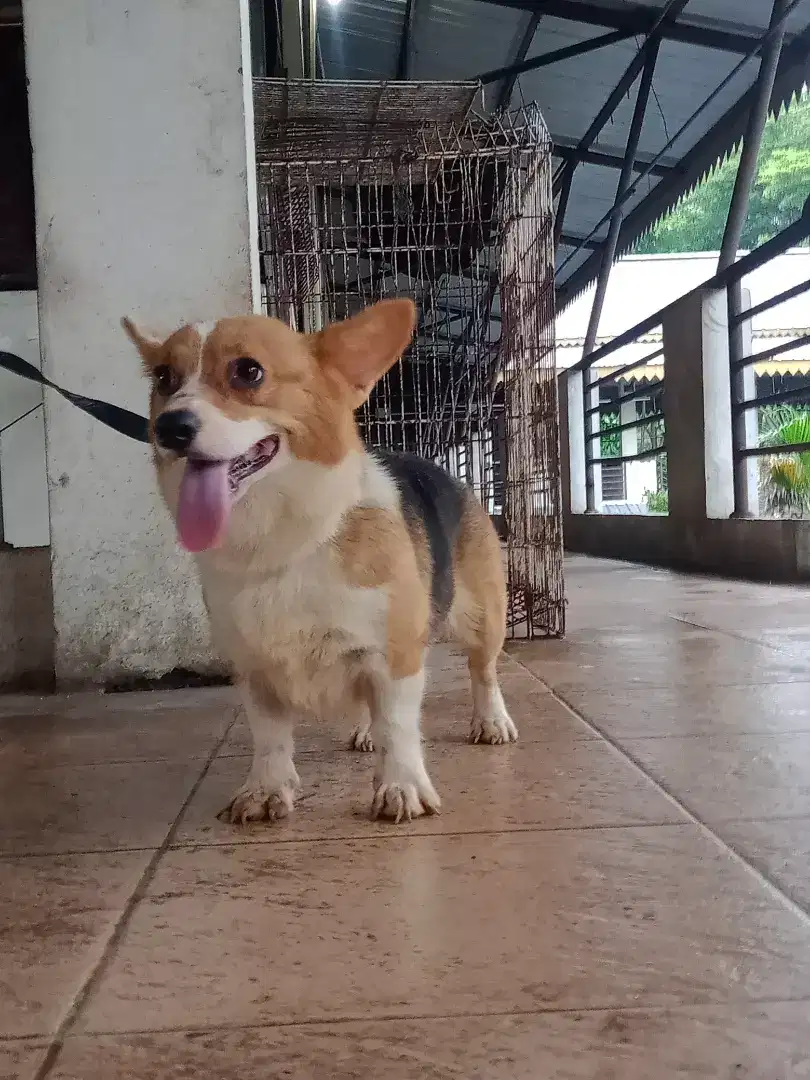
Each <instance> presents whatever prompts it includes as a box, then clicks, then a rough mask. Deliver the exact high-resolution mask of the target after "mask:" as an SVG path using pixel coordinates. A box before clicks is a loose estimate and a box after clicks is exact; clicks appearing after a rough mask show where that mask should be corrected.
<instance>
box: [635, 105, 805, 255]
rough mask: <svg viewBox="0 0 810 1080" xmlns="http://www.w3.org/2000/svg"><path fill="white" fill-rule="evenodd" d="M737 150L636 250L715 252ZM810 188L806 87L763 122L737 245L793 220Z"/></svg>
mask: <svg viewBox="0 0 810 1080" xmlns="http://www.w3.org/2000/svg"><path fill="white" fill-rule="evenodd" d="M739 160H740V155H739V151H737V152H736V153H734V154H732V155H730V156H729V157H728V158H726V160H725V161H724V162H722V163H721V164H720V165H718V166H717V168H715V169H714V171H713V172H712V173H711V174H710V175H709V176H708V177H707V178H706V179H705V180H704V181H703V182H702V183H701V184H698V186H697V187H696V188H695V189H694V191H692V193H691V194H690V195H687V196H686V198H684V199H683V200H682V202H681V203H680V204H679V205H678V206H677V207H676V208H675V209H674V210H673V211H672V212H671V213H669V214H668V215H667V216H666V217H665V218H663V219H662V220H661V221H660V222H659V223H658V224H657V225H656V226H655V228H653V229H652V231H651V232H649V233H648V234H647V235H646V236H644V237H642V239H641V240H640V241H639V243H638V244H637V246H636V249H635V250H636V251H637V252H638V253H639V254H646V255H659V254H661V255H662V254H672V253H677V252H685V251H717V250H718V249H719V248H720V242H721V240H722V239H723V229H724V228H725V224H726V215H727V214H728V208H729V204H730V203H731V193H732V191H733V189H734V178H735V176H736V173H737V165H738V164H739ZM808 193H810V93H808V91H807V88H805V89H804V91H803V92H802V93H801V95H799V96H798V97H797V98H795V99H794V100H793V101H792V102H791V104H790V106H789V108H787V109H784V110H783V111H782V113H781V114H780V115H779V116H778V117H771V118H770V119H769V120H768V122H767V123H766V125H765V131H764V132H763V135H762V145H761V147H760V153H759V163H758V168H757V177H756V180H755V181H754V184H753V187H752V190H751V198H750V202H749V207H748V218H747V221H746V224H745V228H744V229H743V234H742V239H741V247H743V248H749V249H750V248H755V247H757V246H758V245H759V244H762V243H764V242H765V241H766V240H769V239H770V238H771V237H772V236H775V235H776V234H777V233H778V232H781V230H782V229H784V228H786V226H788V225H790V223H791V222H793V221H795V220H796V218H797V217H798V216H799V214H800V213H801V210H802V207H803V205H804V202H805V199H806V198H807V196H808Z"/></svg>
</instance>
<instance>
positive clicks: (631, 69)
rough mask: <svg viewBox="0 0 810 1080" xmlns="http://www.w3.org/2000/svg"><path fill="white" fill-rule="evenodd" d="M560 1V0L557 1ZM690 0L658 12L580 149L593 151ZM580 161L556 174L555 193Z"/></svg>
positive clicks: (672, 2)
mask: <svg viewBox="0 0 810 1080" xmlns="http://www.w3.org/2000/svg"><path fill="white" fill-rule="evenodd" d="M554 2H556V0H554ZM688 2H689V0H667V3H666V4H665V6H664V7H663V8H662V9H661V10H660V11H658V12H657V17H656V20H655V22H654V23H653V25H652V27H651V29H650V32H649V34H648V35H647V38H646V39H645V41H644V43H643V45H642V46H641V47H640V48H639V50H638V52H637V53H636V54H635V56H634V57H633V59H632V60H631V61H630V63H629V64H628V65H627V67H626V68H625V70H624V73H623V74H622V76H621V78H620V79H619V81H618V82H617V83H616V85H615V86H614V87H613V89H612V90H611V92H610V93H609V94H608V97H607V100H606V101H605V103H604V105H603V106H602V108H601V109H600V110H599V112H598V113H597V114H596V116H595V117H594V119H593V122H592V123H591V125H590V127H589V128H588V130H587V131H586V132H585V134H584V135H583V136H582V138H581V139H580V140H579V142H578V143H577V145H576V149H577V150H578V151H580V152H581V151H583V150H589V149H590V147H591V144H592V143H593V142H594V140H595V139H597V138H598V136H599V133H600V131H601V130H602V128H603V127H604V126H605V124H606V123H607V122H608V120H610V118H611V116H613V114H614V112H615V111H616V109H617V108H618V107H619V104H620V103H621V102H622V101H623V100H624V98H625V96H626V95H627V94H628V93H629V91H630V87H631V86H632V85H633V83H634V82H635V81H636V79H637V78H638V76H639V74H640V73H641V72H642V71H643V70H644V67H645V65H646V63H647V55H648V53H649V52H650V50H652V49H655V50H656V51H657V50H658V45H659V42H660V40H661V35H662V33H663V29H664V26H665V25H666V23H667V20H672V19H677V18H678V16H679V15H680V13H681V12H682V11H683V9H684V8H685V7H686V5H687V3H688ZM575 165H576V162H573V163H570V162H567V163H566V164H565V165H564V166H563V167H562V169H561V170H560V172H559V174H558V175H557V176H555V177H554V182H553V185H552V190H553V192H554V194H555V195H557V194H558V193H559V192H560V191H562V190H563V187H564V186H565V185H568V186H569V187H570V183H571V178H570V174H571V171H572V170H573V168H574V167H575Z"/></svg>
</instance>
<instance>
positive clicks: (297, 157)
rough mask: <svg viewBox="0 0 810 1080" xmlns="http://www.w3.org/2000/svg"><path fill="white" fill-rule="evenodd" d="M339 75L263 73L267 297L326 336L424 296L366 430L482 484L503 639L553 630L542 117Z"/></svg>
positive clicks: (558, 548) (459, 89)
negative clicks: (496, 535)
mask: <svg viewBox="0 0 810 1080" xmlns="http://www.w3.org/2000/svg"><path fill="white" fill-rule="evenodd" d="M333 86H334V84H330V83H319V84H312V83H284V82H278V81H276V80H257V91H256V102H257V105H256V133H257V163H258V175H259V211H260V213H259V218H260V240H261V253H262V266H263V289H264V303H265V308H266V310H267V312H268V314H271V315H274V316H276V317H278V318H281V319H284V320H285V321H286V322H288V323H289V324H290V325H292V326H295V327H297V328H298V329H302V330H309V331H314V330H317V329H319V328H320V327H321V326H323V325H324V324H325V323H327V322H331V321H332V320H335V319H344V318H346V317H348V316H350V315H352V314H354V313H356V312H357V311H360V310H361V309H362V308H364V307H366V306H367V305H368V304H370V303H372V302H374V301H375V300H378V299H380V298H382V297H385V296H410V297H412V298H413V299H414V300H415V301H416V303H417V305H418V308H419V313H420V314H419V323H418V328H417V333H416V336H415V339H414V342H413V345H412V346H411V348H410V349H409V350H408V352H407V353H406V354H405V356H404V357H403V358H402V359H401V360H400V361H399V362H398V363H397V365H396V366H395V367H394V368H392V369H391V371H390V372H389V374H388V375H387V376H386V377H385V378H384V379H382V380H381V382H380V383H379V384H378V386H377V387H376V388H375V390H374V392H373V393H372V395H371V398H370V399H369V401H368V403H367V404H366V405H365V406H364V407H363V409H362V410H361V411H360V414H359V421H360V425H361V429H362V431H363V435H364V437H365V439H366V440H367V442H368V443H369V444H370V445H374V446H386V447H390V448H392V449H403V450H410V451H413V452H415V453H418V454H420V455H422V456H424V457H426V458H430V459H432V460H434V461H437V462H438V463H440V464H441V465H443V466H444V467H445V468H447V469H449V471H450V472H452V473H453V474H455V475H456V476H458V477H460V478H462V479H463V480H465V481H466V482H467V483H469V484H470V485H471V486H472V487H473V488H474V489H475V491H476V493H477V495H478V497H479V498H480V500H481V502H482V503H483V505H484V506H485V507H486V509H487V510H488V511H489V513H490V515H491V516H492V518H493V520H494V521H495V523H496V525H497V526H498V528H499V531H500V533H501V535H502V537H503V538H504V543H505V552H506V561H507V573H508V586H509V631H510V634H511V636H513V637H528V638H533V637H537V636H543V635H554V636H557V635H561V634H562V633H563V630H564V618H565V614H564V597H563V577H562V529H561V510H560V498H559V486H560V461H559V446H558V428H557V401H556V379H555V358H554V263H553V237H552V233H553V213H552V204H551V190H550V161H551V146H550V141H549V138H548V134H547V132H546V129H545V126H544V125H543V122H542V119H541V117H540V114H539V112H538V111H537V110H535V109H533V108H532V109H524V110H521V111H520V112H519V113H517V114H514V115H512V116H509V117H504V116H500V117H490V116H482V115H479V114H477V113H475V112H472V111H471V110H472V105H473V102H474V98H475V95H476V93H477V87H475V86H474V85H473V84H453V85H451V86H450V87H447V86H446V85H445V86H444V87H443V89H441V90H440V89H439V88H437V84H418V83H416V84H414V83H408V84H384V85H383V86H371V85H370V84H362V83H361V84H353V83H342V84H338V85H337V86H335V87H334V93H331V92H330V88H331V87H333ZM397 86H400V87H401V88H402V94H401V100H400V98H398V97H397V91H396V87H397ZM319 148H320V151H321V153H320V157H319V153H318V151H319ZM342 155H343V156H342Z"/></svg>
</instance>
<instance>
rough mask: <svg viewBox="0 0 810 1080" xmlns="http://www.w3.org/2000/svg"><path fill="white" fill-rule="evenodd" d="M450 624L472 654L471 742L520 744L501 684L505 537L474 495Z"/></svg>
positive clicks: (458, 558) (461, 542) (459, 548)
mask: <svg viewBox="0 0 810 1080" xmlns="http://www.w3.org/2000/svg"><path fill="white" fill-rule="evenodd" d="M454 570H455V597H454V600H453V606H452V608H451V609H450V618H449V623H450V628H451V629H452V630H453V633H454V635H455V637H456V638H457V640H458V641H459V642H460V644H461V645H462V646H463V647H464V650H465V652H466V653H467V663H468V666H469V671H470V682H471V684H472V698H473V714H472V722H471V725H470V742H473V743H490V744H492V745H497V744H499V743H509V742H516V741H517V737H518V732H517V728H516V727H515V725H514V723H513V721H512V718H511V717H510V715H509V712H508V710H507V708H506V704H505V702H504V700H503V694H502V693H501V688H500V685H499V683H498V674H497V663H498V656H499V654H500V652H501V649H502V648H503V642H504V638H505V636H506V582H505V579H504V572H503V559H502V555H501V546H500V541H499V540H498V536H497V533H496V532H495V529H494V528H493V526H492V523H491V522H490V520H489V517H488V516H487V514H486V512H485V511H484V509H483V508H482V507H481V506H480V504H479V503H477V502H476V501H475V500H474V499H473V497H472V496H470V498H469V500H468V502H467V506H466V508H465V512H464V517H463V519H462V524H461V530H460V533H459V538H458V541H457V544H456V551H455V559H454Z"/></svg>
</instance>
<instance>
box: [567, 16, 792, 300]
mask: <svg viewBox="0 0 810 1080" xmlns="http://www.w3.org/2000/svg"><path fill="white" fill-rule="evenodd" d="M808 79H810V27H808V28H806V29H805V30H803V31H802V32H801V33H800V34H797V35H796V36H795V37H794V38H793V39H792V40H791V41H790V43H788V44H785V45H784V46H783V48H782V55H781V58H780V60H779V65H778V69H777V74H776V81H775V85H774V89H773V93H772V94H771V101H770V112H773V111H774V110H775V109H777V108H778V107H779V106H780V105H781V104H782V103H783V102H784V101H786V100H787V99H788V98H789V97H790V96H791V94H792V93H793V92H794V91H795V90H796V89H798V88H799V87H800V86H801V85H802V83H803V82H807V81H808ZM755 97H756V85H754V86H752V87H751V88H750V89H749V90H748V91H747V92H746V93H745V94H743V95H742V97H740V98H738V100H737V101H736V102H734V104H733V105H732V106H731V107H730V108H729V109H728V110H727V111H726V112H725V113H724V114H723V115H722V116H721V117H720V118H719V119H718V120H717V122H716V123H715V124H714V126H713V127H712V128H711V129H710V130H709V131H708V132H707V133H706V135H704V136H703V138H702V139H700V140H699V141H698V142H697V143H696V144H695V145H694V146H693V147H692V149H691V150H690V151H689V152H688V153H687V154H686V155H685V157H684V158H683V159H682V160H681V162H680V164H679V166H678V168H677V169H673V170H672V172H671V173H670V175H669V177H667V178H666V179H664V180H661V181H660V182H659V183H658V184H656V186H655V188H654V189H653V190H652V192H651V193H650V194H649V195H648V196H647V197H646V198H645V199H643V200H642V201H641V202H640V203H639V205H638V206H636V207H634V208H633V210H632V211H631V212H630V213H629V214H628V215H627V217H626V218H625V219H624V222H623V224H622V228H621V232H620V234H619V243H618V251H619V252H622V251H625V250H627V248H629V247H630V245H631V244H632V243H633V241H634V240H635V239H636V238H637V237H638V236H640V235H641V234H642V233H643V232H644V231H645V230H646V229H649V228H650V226H652V225H653V224H654V223H655V222H656V221H658V219H659V218H660V217H661V215H662V214H665V213H666V212H667V211H668V210H669V209H671V207H672V206H673V205H674V203H675V202H676V200H677V198H678V195H679V194H680V193H681V192H682V191H688V190H689V188H690V187H691V186H692V185H693V184H695V183H697V182H698V181H699V180H700V179H702V177H703V176H704V174H705V173H706V172H707V171H708V170H709V169H710V168H711V167H712V165H714V164H715V162H716V161H717V159H718V157H719V156H720V155H721V154H722V153H723V151H724V150H727V149H728V148H729V147H730V146H733V145H734V143H735V142H736V141H737V139H739V138H740V137H741V136H742V135H743V133H744V131H745V126H746V120H747V117H748V114H749V112H750V110H751V106H752V104H753V102H754V100H755ZM642 172H643V170H642ZM597 260H598V256H596V255H591V256H590V257H589V258H588V259H586V260H585V262H584V263H582V264H581V265H580V266H578V267H577V268H576V269H575V270H574V271H573V272H572V273H571V274H570V275H569V276H568V277H567V278H566V279H565V280H564V281H562V282H561V283H560V284H559V285H558V287H557V303H558V306H559V307H560V308H562V307H564V306H565V305H566V304H567V303H568V301H569V300H570V299H571V298H572V297H573V296H575V295H576V294H577V292H579V290H580V289H582V288H584V287H585V286H586V285H587V284H588V282H589V281H591V280H593V277H594V275H595V273H596V265H597Z"/></svg>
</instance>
